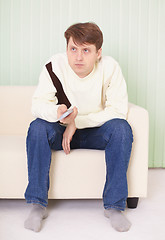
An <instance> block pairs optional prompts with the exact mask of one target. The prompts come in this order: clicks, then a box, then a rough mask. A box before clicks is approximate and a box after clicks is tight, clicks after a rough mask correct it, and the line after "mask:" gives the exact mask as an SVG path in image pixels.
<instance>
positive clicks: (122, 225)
mask: <svg viewBox="0 0 165 240" xmlns="http://www.w3.org/2000/svg"><path fill="white" fill-rule="evenodd" d="M104 215H105V216H106V217H108V218H109V219H110V221H111V225H112V227H113V228H115V229H116V230H117V231H118V232H127V231H128V230H129V229H130V227H131V223H130V222H129V221H128V219H127V218H126V217H125V216H124V214H123V213H122V212H121V211H119V210H117V209H113V208H110V209H105V210H104Z"/></svg>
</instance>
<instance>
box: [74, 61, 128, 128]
mask: <svg viewBox="0 0 165 240" xmlns="http://www.w3.org/2000/svg"><path fill="white" fill-rule="evenodd" d="M103 90H104V91H103V96H102V97H103V99H104V100H103V109H102V110H101V111H99V112H95V113H89V114H87V115H79V114H78V115H77V117H76V119H75V124H76V127H77V128H79V129H81V128H89V127H99V126H101V125H103V124H104V123H105V122H107V121H108V120H111V119H114V118H120V119H126V117H127V111H128V95H127V87H126V82H125V80H124V78H123V75H122V72H121V69H120V67H119V65H118V64H117V65H116V66H115V68H114V71H113V74H112V75H111V76H110V77H108V79H107V81H106V82H105V84H104V86H103Z"/></svg>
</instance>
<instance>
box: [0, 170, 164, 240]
mask: <svg viewBox="0 0 165 240" xmlns="http://www.w3.org/2000/svg"><path fill="white" fill-rule="evenodd" d="M29 210H30V209H29V206H27V205H26V204H25V202H24V200H2V199H1V200H0V240H15V239H16V240H19V239H24V240H26V239H27V240H33V239H34V240H37V239H39V240H45V239H49V240H64V239H65V240H68V239H72V240H88V239H90V240H109V239H111V240H116V239H117V240H120V239H122V240H125V239H126V240H129V239H130V240H143V239H145V240H164V239H165V169H150V170H149V179H148V197H147V198H146V199H140V202H139V205H138V208H137V209H136V210H131V209H127V210H126V212H125V214H126V215H127V217H128V219H129V220H130V221H131V222H132V227H131V229H130V231H129V232H126V233H119V232H116V231H115V230H113V229H112V227H111V225H110V222H109V219H107V218H105V217H104V215H103V206H102V201H101V200H51V201H50V202H49V208H48V210H49V216H48V218H47V219H46V220H44V222H43V228H42V230H41V232H39V233H34V232H32V231H29V230H26V229H24V226H23V222H24V220H25V218H26V217H27V215H28V213H29Z"/></svg>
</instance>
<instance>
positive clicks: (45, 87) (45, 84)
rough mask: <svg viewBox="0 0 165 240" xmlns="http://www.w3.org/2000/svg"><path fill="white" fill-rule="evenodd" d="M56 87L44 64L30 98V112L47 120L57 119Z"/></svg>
mask: <svg viewBox="0 0 165 240" xmlns="http://www.w3.org/2000/svg"><path fill="white" fill-rule="evenodd" d="M55 94H56V88H55V87H54V85H53V83H52V80H51V79H50V77H49V74H48V72H47V69H46V67H45V66H44V67H43V69H42V72H41V74H40V77H39V83H38V86H37V88H36V90H35V93H34V95H33V98H32V109H31V110H32V114H33V116H34V117H36V118H41V119H43V120H46V121H48V122H56V121H57V109H58V106H59V105H57V102H58V100H57V98H56V96H55Z"/></svg>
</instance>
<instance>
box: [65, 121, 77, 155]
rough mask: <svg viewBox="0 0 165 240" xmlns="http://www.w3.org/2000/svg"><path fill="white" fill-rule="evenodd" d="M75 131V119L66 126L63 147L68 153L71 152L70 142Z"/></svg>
mask: <svg viewBox="0 0 165 240" xmlns="http://www.w3.org/2000/svg"><path fill="white" fill-rule="evenodd" d="M75 131H76V125H75V122H74V121H73V122H72V123H70V124H69V125H68V126H67V127H66V129H65V132H64V134H63V140H62V147H63V150H64V152H65V153H66V154H69V153H70V142H71V141H72V137H73V135H74V133H75Z"/></svg>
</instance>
